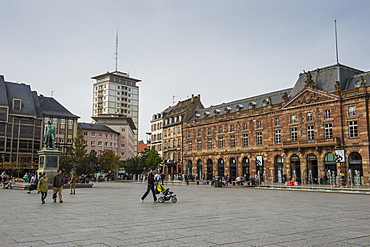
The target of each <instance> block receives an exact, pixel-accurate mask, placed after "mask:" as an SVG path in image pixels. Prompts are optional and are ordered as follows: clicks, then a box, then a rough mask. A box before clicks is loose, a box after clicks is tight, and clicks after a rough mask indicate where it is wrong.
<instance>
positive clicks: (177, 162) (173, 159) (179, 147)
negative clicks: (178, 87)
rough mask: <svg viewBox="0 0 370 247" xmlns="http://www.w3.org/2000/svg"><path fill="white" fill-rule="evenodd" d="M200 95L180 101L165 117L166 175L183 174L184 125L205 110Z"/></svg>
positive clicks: (164, 153)
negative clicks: (195, 113)
mask: <svg viewBox="0 0 370 247" xmlns="http://www.w3.org/2000/svg"><path fill="white" fill-rule="evenodd" d="M203 108H204V106H203V104H202V102H201V101H200V95H197V96H194V95H192V96H191V98H189V99H186V100H184V101H179V102H178V103H177V104H176V105H175V106H174V107H173V108H172V109H171V110H170V111H169V112H168V113H167V114H166V115H165V116H164V117H163V136H162V143H163V160H164V173H165V174H166V175H167V174H171V175H173V174H178V173H182V163H183V162H182V153H183V144H182V143H183V138H184V137H183V131H182V129H183V124H184V122H185V121H187V120H188V119H190V117H191V116H192V115H193V114H194V112H195V111H196V110H199V109H203Z"/></svg>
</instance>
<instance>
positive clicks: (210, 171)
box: [206, 159, 213, 180]
mask: <svg viewBox="0 0 370 247" xmlns="http://www.w3.org/2000/svg"><path fill="white" fill-rule="evenodd" d="M206 174H207V180H212V179H213V161H212V160H211V159H209V160H207V170H206Z"/></svg>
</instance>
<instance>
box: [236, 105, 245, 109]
mask: <svg viewBox="0 0 370 247" xmlns="http://www.w3.org/2000/svg"><path fill="white" fill-rule="evenodd" d="M243 107H244V106H243V105H237V106H236V108H238V110H241V109H243Z"/></svg>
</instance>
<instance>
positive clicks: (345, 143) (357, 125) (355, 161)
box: [165, 64, 370, 186]
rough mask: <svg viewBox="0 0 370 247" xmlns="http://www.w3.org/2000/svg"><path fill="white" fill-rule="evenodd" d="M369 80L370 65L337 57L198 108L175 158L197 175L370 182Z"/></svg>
mask: <svg viewBox="0 0 370 247" xmlns="http://www.w3.org/2000/svg"><path fill="white" fill-rule="evenodd" d="M368 86H370V72H364V71H361V70H358V69H355V68H351V67H348V66H345V65H341V64H336V65H332V66H328V67H325V68H320V69H316V70H313V71H309V72H304V73H301V74H300V75H299V78H298V80H297V82H296V84H295V85H294V87H293V88H288V89H284V90H279V91H275V92H271V93H266V94H263V95H258V96H255V97H250V98H246V99H242V100H237V101H234V102H229V103H224V104H221V105H216V106H211V107H208V108H204V109H198V110H196V111H195V113H194V114H193V115H192V117H191V118H190V119H189V121H186V122H184V123H183V125H182V127H183V130H182V131H183V136H182V138H183V140H182V145H183V146H184V147H183V154H182V157H181V158H180V157H179V156H176V158H177V159H178V160H181V159H182V164H183V165H184V167H183V171H184V173H186V174H188V175H194V176H196V177H197V178H198V179H200V178H203V177H204V178H206V179H212V177H213V176H216V175H219V176H223V175H229V176H230V177H231V180H235V178H236V177H237V176H243V175H244V174H246V175H247V176H248V177H249V176H252V177H256V176H258V177H259V178H260V179H261V180H265V181H273V182H285V181H289V180H291V179H294V180H295V181H296V182H300V183H318V182H323V183H327V184H328V183H330V184H338V183H339V184H341V185H342V186H345V185H349V184H351V185H363V184H367V185H369V179H370V177H369V176H370V167H369V159H370V157H369V154H370V145H369V144H370V128H369V127H370V112H369V106H370V104H369V92H370V87H368ZM165 126H168V123H167V125H165ZM167 128H169V126H168V127H167ZM169 129H170V130H167V135H168V133H171V137H172V135H173V134H172V133H173V130H171V128H169ZM168 131H169V132H168ZM176 133H177V132H176ZM177 145H179V144H177ZM167 146H170V147H171V148H173V146H174V145H173V143H171V142H169V143H168V141H167ZM167 150H168V148H167ZM172 158H173V157H168V159H170V160H171V159H172Z"/></svg>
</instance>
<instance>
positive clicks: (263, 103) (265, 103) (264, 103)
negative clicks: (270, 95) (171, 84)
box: [262, 99, 270, 106]
mask: <svg viewBox="0 0 370 247" xmlns="http://www.w3.org/2000/svg"><path fill="white" fill-rule="evenodd" d="M269 104H270V100H269V99H264V100H263V101H262V105H263V106H267V105H269Z"/></svg>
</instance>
